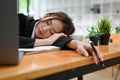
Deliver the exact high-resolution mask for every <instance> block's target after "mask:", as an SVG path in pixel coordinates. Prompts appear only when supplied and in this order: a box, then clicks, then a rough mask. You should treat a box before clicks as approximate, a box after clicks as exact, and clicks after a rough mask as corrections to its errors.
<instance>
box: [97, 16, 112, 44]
mask: <svg viewBox="0 0 120 80" xmlns="http://www.w3.org/2000/svg"><path fill="white" fill-rule="evenodd" d="M111 27H112V21H111V20H109V19H108V18H107V17H104V18H102V19H101V20H100V21H98V31H99V34H100V38H99V39H100V40H99V42H100V44H101V45H108V43H109V39H110V33H111Z"/></svg>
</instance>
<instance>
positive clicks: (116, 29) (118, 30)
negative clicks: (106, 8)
mask: <svg viewBox="0 0 120 80" xmlns="http://www.w3.org/2000/svg"><path fill="white" fill-rule="evenodd" d="M115 32H116V33H120V25H119V26H116V28H115Z"/></svg>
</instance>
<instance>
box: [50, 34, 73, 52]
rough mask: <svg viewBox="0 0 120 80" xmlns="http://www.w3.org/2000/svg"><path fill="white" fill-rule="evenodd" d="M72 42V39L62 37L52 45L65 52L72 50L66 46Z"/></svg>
mask: <svg viewBox="0 0 120 80" xmlns="http://www.w3.org/2000/svg"><path fill="white" fill-rule="evenodd" d="M71 40H72V38H71V37H65V36H61V37H60V38H58V39H57V40H56V41H55V42H54V43H53V44H52V45H54V46H58V47H60V48H61V49H63V50H66V49H70V48H68V47H67V46H66V44H67V43H69V42H70V41H71Z"/></svg>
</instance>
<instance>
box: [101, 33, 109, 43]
mask: <svg viewBox="0 0 120 80" xmlns="http://www.w3.org/2000/svg"><path fill="white" fill-rule="evenodd" d="M109 40H110V34H104V35H101V36H100V39H99V42H100V45H108V44H109Z"/></svg>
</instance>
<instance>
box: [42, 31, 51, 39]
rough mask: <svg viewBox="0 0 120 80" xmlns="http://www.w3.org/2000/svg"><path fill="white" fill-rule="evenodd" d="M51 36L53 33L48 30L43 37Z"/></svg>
mask: <svg viewBox="0 0 120 80" xmlns="http://www.w3.org/2000/svg"><path fill="white" fill-rule="evenodd" d="M50 36H51V34H50V33H48V32H47V33H46V34H45V35H44V36H43V37H44V38H49V37H50Z"/></svg>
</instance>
